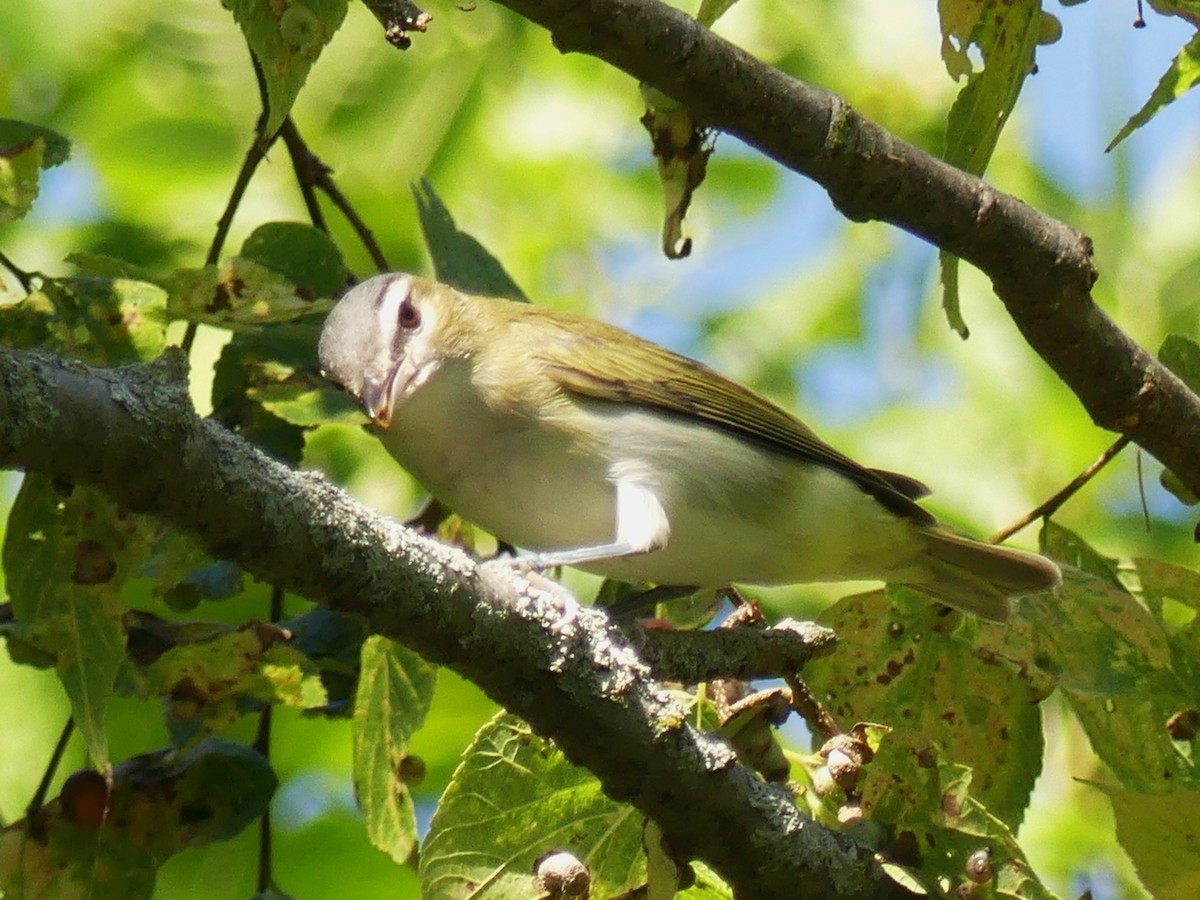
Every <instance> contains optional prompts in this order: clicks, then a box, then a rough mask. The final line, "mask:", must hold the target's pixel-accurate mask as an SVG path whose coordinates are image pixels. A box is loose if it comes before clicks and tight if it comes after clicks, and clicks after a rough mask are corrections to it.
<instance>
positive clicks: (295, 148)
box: [279, 116, 329, 234]
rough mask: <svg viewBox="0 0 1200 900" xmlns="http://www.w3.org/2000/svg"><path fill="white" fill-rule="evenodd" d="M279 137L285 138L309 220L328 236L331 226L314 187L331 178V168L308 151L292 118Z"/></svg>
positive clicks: (284, 121)
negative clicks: (322, 180)
mask: <svg viewBox="0 0 1200 900" xmlns="http://www.w3.org/2000/svg"><path fill="white" fill-rule="evenodd" d="M279 136H280V137H281V138H283V143H284V146H286V147H287V151H288V156H289V157H290V158H291V160H292V171H293V172H295V173H296V183H297V184H299V185H300V196H301V197H302V198H304V208H305V209H307V210H308V218H309V219H310V220H311V221H312V223H313V227H314V228H317V229H319V230H321V231H324V232H325V233H326V234H328V233H329V226H328V225H326V224H325V215H324V213H322V212H321V204H320V203H318V202H317V192H316V191H314V190H313V185H315V184H317V183H318V181H319V180H320V179H321V178H328V177H329V167H328V166H326V165H325V163H323V162H321V160H320V159H318V158H317V155H316V154H315V153H313V152H312V151H311V150H309V149H308V144H307V143H305V140H304V138H303V137H301V136H300V130H299V129H298V128H297V127H296V123H295V121H293V120H292V117H291V116H287V117H286V118H285V119H284V120H283V124H282V125H281V126H279Z"/></svg>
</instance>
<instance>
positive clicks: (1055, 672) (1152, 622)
mask: <svg viewBox="0 0 1200 900" xmlns="http://www.w3.org/2000/svg"><path fill="white" fill-rule="evenodd" d="M1081 545H1082V549H1080V546H1081ZM1070 546H1071V547H1072V548H1074V549H1073V551H1072V552H1073V556H1072V558H1075V559H1078V558H1081V557H1082V558H1084V559H1085V561H1086V560H1087V559H1102V558H1101V557H1099V554H1097V553H1095V551H1093V550H1091V549H1090V548H1087V547H1086V545H1083V544H1082V542H1081V541H1080V540H1079V539H1078V538H1077V537H1073V540H1072V542H1071V544H1070ZM1059 559H1060V560H1061V557H1059ZM1062 561H1064V562H1067V560H1062ZM1146 571H1147V572H1148V575H1147V581H1148V582H1150V590H1149V591H1148V592H1147V593H1148V598H1149V599H1151V600H1153V595H1154V591H1155V590H1156V586H1155V585H1154V584H1153V581H1154V577H1155V576H1154V573H1153V572H1151V571H1150V568H1149V567H1147V568H1146ZM1178 583H1179V584H1183V583H1184V582H1183V581H1180V582H1178ZM1158 587H1159V588H1161V589H1162V590H1163V591H1171V592H1174V593H1179V592H1180V591H1178V589H1176V588H1170V587H1168V586H1167V585H1166V584H1165V583H1164V584H1160V585H1158ZM1160 599H1161V594H1160ZM1154 605H1155V606H1157V607H1158V608H1159V611H1160V613H1161V612H1162V607H1163V604H1162V603H1161V602H1156V603H1155V604H1154ZM1020 611H1021V618H1022V620H1023V623H1024V624H1023V627H1022V628H1021V629H1010V631H1009V632H1008V633H1005V634H1004V635H1003V636H1002V638H1001V641H1000V643H998V644H996V645H995V649H996V652H997V653H999V654H1001V655H1003V656H1005V657H1006V658H1009V659H1012V660H1013V661H1014V663H1016V664H1018V665H1020V666H1021V667H1022V668H1023V669H1026V670H1028V669H1040V670H1041V671H1042V672H1044V673H1045V674H1046V676H1047V677H1049V678H1052V679H1053V680H1054V681H1055V682H1056V683H1057V685H1058V687H1059V689H1060V690H1062V692H1063V695H1064V696H1065V697H1066V699H1067V702H1068V703H1069V704H1070V706H1071V709H1072V710H1073V711H1074V712H1075V715H1076V716H1077V717H1078V718H1079V721H1080V723H1081V724H1082V725H1083V727H1084V730H1085V731H1086V732H1087V735H1088V739H1089V740H1090V741H1091V744H1092V748H1093V749H1094V750H1095V752H1096V754H1097V755H1098V756H1099V757H1100V758H1101V759H1102V760H1103V761H1104V762H1105V763H1106V764H1107V765H1108V767H1109V768H1110V769H1111V770H1112V771H1113V773H1114V774H1115V775H1116V776H1117V777H1118V778H1119V779H1120V781H1121V783H1122V784H1123V785H1125V786H1126V787H1127V788H1129V789H1130V790H1134V791H1142V792H1151V793H1159V792H1164V791H1169V790H1173V789H1177V788H1181V787H1189V786H1200V777H1198V775H1197V772H1196V767H1195V763H1194V761H1193V760H1192V758H1191V753H1190V750H1188V749H1187V748H1185V747H1183V746H1181V745H1180V744H1179V743H1178V742H1177V741H1174V740H1173V739H1172V737H1171V734H1170V733H1169V731H1168V725H1167V723H1168V721H1169V720H1170V719H1171V718H1172V717H1173V716H1174V715H1175V714H1176V713H1178V712H1180V711H1181V710H1188V709H1198V708H1200V672H1198V671H1195V668H1194V667H1195V663H1194V659H1195V648H1196V647H1197V646H1200V642H1198V641H1197V638H1196V635H1195V629H1196V627H1197V626H1196V625H1195V623H1194V622H1193V624H1192V626H1191V627H1190V628H1189V629H1188V630H1185V631H1178V630H1177V629H1168V628H1167V627H1166V625H1165V623H1164V621H1163V620H1162V619H1161V618H1160V617H1159V616H1158V615H1156V614H1153V613H1151V612H1150V611H1148V610H1147V609H1146V608H1145V607H1143V606H1142V605H1141V604H1140V603H1138V602H1137V600H1136V599H1135V598H1134V597H1133V595H1131V594H1130V593H1129V592H1128V591H1126V590H1125V589H1124V588H1122V587H1120V586H1119V585H1118V584H1114V583H1113V581H1112V580H1110V578H1109V575H1108V573H1106V572H1105V571H1104V567H1100V571H1099V574H1090V573H1088V572H1085V571H1082V570H1080V569H1076V568H1072V567H1071V566H1069V565H1066V566H1064V567H1063V584H1062V587H1060V588H1059V589H1058V590H1057V591H1056V592H1055V593H1054V594H1053V595H1035V596H1032V597H1027V598H1025V599H1024V600H1023V601H1022V602H1021V605H1020Z"/></svg>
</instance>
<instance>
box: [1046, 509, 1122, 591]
mask: <svg viewBox="0 0 1200 900" xmlns="http://www.w3.org/2000/svg"><path fill="white" fill-rule="evenodd" d="M1038 549H1039V550H1040V551H1041V552H1042V553H1043V554H1045V555H1046V556H1049V557H1050V558H1051V559H1054V560H1057V561H1058V562H1061V563H1066V564H1067V565H1068V566H1071V567H1072V568H1074V569H1080V570H1082V571H1084V572H1087V573H1088V574H1089V575H1094V576H1095V577H1097V578H1102V579H1103V580H1105V581H1107V582H1108V583H1109V584H1110V585H1112V586H1113V587H1115V588H1117V589H1118V590H1121V591H1124V590H1125V585H1124V583H1123V582H1122V581H1121V577H1120V575H1118V574H1117V560H1115V559H1113V558H1112V557H1111V556H1104V555H1103V554H1101V553H1100V552H1099V551H1097V550H1096V549H1095V548H1093V547H1092V545H1091V544H1089V543H1088V542H1087V541H1085V540H1084V539H1083V538H1081V537H1080V536H1079V535H1077V534H1076V533H1075V532H1073V531H1071V530H1070V529H1069V528H1064V527H1063V526H1061V525H1059V524H1058V523H1057V522H1055V521H1053V520H1051V521H1047V522H1046V524H1045V525H1044V526H1043V527H1042V530H1041V532H1040V533H1039V534H1038Z"/></svg>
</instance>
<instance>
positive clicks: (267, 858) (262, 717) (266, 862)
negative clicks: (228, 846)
mask: <svg viewBox="0 0 1200 900" xmlns="http://www.w3.org/2000/svg"><path fill="white" fill-rule="evenodd" d="M268 618H269V620H270V621H271V622H273V623H274V622H278V621H279V620H280V619H282V618H283V588H281V587H279V586H278V585H272V587H271V608H270V610H269V611H268ZM274 708H275V707H274V706H273V705H272V704H270V703H268V704H267V705H266V707H265V708H264V709H263V711H262V712H261V713H260V714H259V717H258V730H257V731H256V732H255V734H254V749H255V750H257V751H258V752H259V753H261V754H262V757H263V759H265V760H268V761H269V760H270V759H271V716H272V710H274ZM273 868H274V867H273V864H272V855H271V804H270V803H268V804H267V807H266V809H264V810H263V814H262V818H261V819H259V822H258V894H260V895H263V894H266V892H267V891H268V890H269V889H270V888H273V887H274V886H275V876H274V874H273Z"/></svg>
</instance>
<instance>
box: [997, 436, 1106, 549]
mask: <svg viewBox="0 0 1200 900" xmlns="http://www.w3.org/2000/svg"><path fill="white" fill-rule="evenodd" d="M1128 443H1129V438H1128V437H1126V436H1125V435H1122V436H1121V437H1119V438H1117V439H1116V440H1115V441H1113V443H1112V446H1110V447H1109V448H1108V449H1107V450H1105V451H1104V452H1103V453H1101V454H1100V455H1099V456H1098V457H1096V459H1095V460H1093V461H1092V464H1091V465H1089V466H1088V467H1087V468H1086V469H1084V470H1083V471H1082V472H1080V473H1079V474H1078V475H1076V476H1075V477H1074V478H1072V479H1071V480H1070V482H1068V483H1067V485H1066V486H1065V487H1063V488H1062V489H1061V490H1059V491H1057V492H1056V493H1054V494H1053V495H1052V496H1050V497H1048V498H1047V499H1046V500H1044V501H1043V502H1041V503H1039V504H1038V505H1037V506H1035V507H1034V508H1033V509H1031V510H1030V511H1029V512H1028V513H1026V514H1025V515H1023V516H1021V518H1019V519H1017V521H1015V522H1013V523H1012V524H1011V525H1009V526H1008V527H1007V528H1001V529H1000V530H999V531H997V532H996V533H995V534H993V535H992V536H991V537H990V538H988V543H989V544H999V543H1000V542H1001V541H1006V540H1008V539H1009V538H1010V537H1012V536H1013V535H1014V534H1016V533H1017V532H1018V531H1020V530H1021V529H1022V528H1024V527H1025V526H1026V525H1028V524H1030V523H1031V522H1033V521H1035V520H1037V519H1042V518H1048V517H1049V516H1052V515H1054V513H1055V512H1057V511H1058V508H1059V507H1060V506H1062V505H1063V504H1064V503H1066V502H1067V501H1068V500H1070V499H1071V497H1073V496H1074V495H1075V493H1076V492H1077V491H1078V490H1079V489H1080V488H1081V487H1083V486H1084V485H1085V484H1087V483H1088V482H1089V481H1091V480H1092V478H1093V477H1094V476H1095V475H1096V473H1097V472H1099V471H1100V470H1101V469H1103V468H1104V467H1105V466H1106V465H1108V463H1109V462H1110V461H1111V460H1112V459H1113V457H1115V456H1116V455H1117V454H1118V453H1120V452H1121V451H1122V450H1124V449H1125V445H1126V444H1128Z"/></svg>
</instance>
